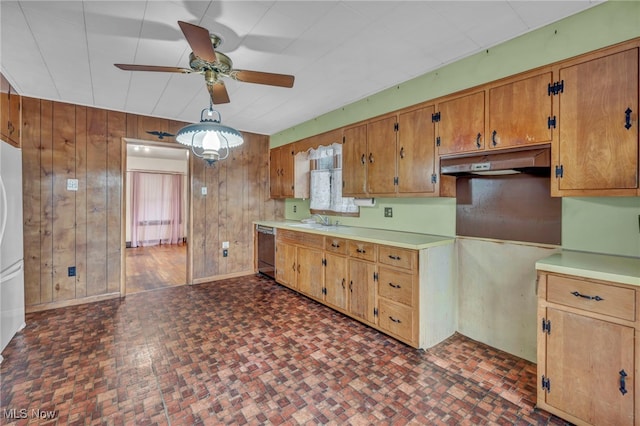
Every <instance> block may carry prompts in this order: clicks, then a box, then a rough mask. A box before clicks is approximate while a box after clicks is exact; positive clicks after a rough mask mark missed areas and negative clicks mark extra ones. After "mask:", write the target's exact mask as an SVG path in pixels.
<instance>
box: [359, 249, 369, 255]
mask: <svg viewBox="0 0 640 426" xmlns="http://www.w3.org/2000/svg"><path fill="white" fill-rule="evenodd" d="M356 251H357V252H358V253H363V254H364V253H366V252H367V251H366V250H365V249H356Z"/></svg>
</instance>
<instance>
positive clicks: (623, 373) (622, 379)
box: [618, 370, 627, 395]
mask: <svg viewBox="0 0 640 426" xmlns="http://www.w3.org/2000/svg"><path fill="white" fill-rule="evenodd" d="M618 374H620V393H621V394H623V395H624V394H626V393H627V385H626V383H625V379H626V378H627V372H626V371H624V370H620V373H618Z"/></svg>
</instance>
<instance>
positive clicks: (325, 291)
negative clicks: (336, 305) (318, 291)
mask: <svg viewBox="0 0 640 426" xmlns="http://www.w3.org/2000/svg"><path fill="white" fill-rule="evenodd" d="M322 294H324V295H325V296H326V295H327V288H326V287H322Z"/></svg>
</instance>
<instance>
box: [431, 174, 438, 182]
mask: <svg viewBox="0 0 640 426" xmlns="http://www.w3.org/2000/svg"><path fill="white" fill-rule="evenodd" d="M431 183H438V175H437V174H435V173H434V174H432V175H431Z"/></svg>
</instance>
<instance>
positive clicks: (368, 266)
mask: <svg viewBox="0 0 640 426" xmlns="http://www.w3.org/2000/svg"><path fill="white" fill-rule="evenodd" d="M276 235H277V237H276V281H277V282H278V283H280V284H283V285H285V286H287V287H289V288H291V289H293V290H296V291H298V292H300V293H302V294H304V295H306V296H308V297H310V298H312V299H314V300H316V301H318V302H320V303H323V304H325V305H327V306H329V307H331V308H333V309H335V310H337V311H340V312H342V313H344V314H346V315H348V316H350V317H352V318H354V319H356V320H358V321H361V322H363V323H365V324H367V325H370V326H372V327H374V328H376V329H378V330H380V331H382V332H383V333H386V334H389V335H390V336H393V337H395V338H396V339H398V340H400V341H402V342H404V343H407V344H409V345H411V346H413V347H417V348H425V347H429V346H433V345H434V344H436V343H439V342H440V341H442V340H444V339H445V338H447V337H449V336H450V335H451V334H453V332H454V331H455V326H456V324H455V318H456V317H457V313H456V303H455V302H456V300H455V288H454V281H453V244H445V245H441V246H437V247H433V248H427V249H421V250H412V249H406V248H400V247H395V246H391V245H383V244H375V243H371V242H367V241H360V240H354V239H346V238H340V237H335V236H329V235H326V236H325V235H321V234H316V233H308V232H304V231H291V230H288V229H278V231H277V234H276ZM431 293H433V297H432V294H431Z"/></svg>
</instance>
